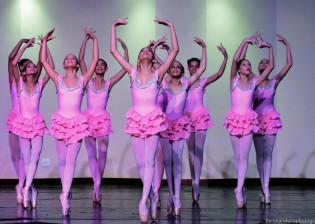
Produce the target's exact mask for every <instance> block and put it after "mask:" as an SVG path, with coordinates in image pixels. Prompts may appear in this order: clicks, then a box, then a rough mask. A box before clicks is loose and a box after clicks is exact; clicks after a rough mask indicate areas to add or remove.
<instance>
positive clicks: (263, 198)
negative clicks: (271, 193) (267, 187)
mask: <svg viewBox="0 0 315 224" xmlns="http://www.w3.org/2000/svg"><path fill="white" fill-rule="evenodd" d="M259 197H260V203H262V204H264V203H265V194H264V191H263V189H260V192H259Z"/></svg>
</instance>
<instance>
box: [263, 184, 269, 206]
mask: <svg viewBox="0 0 315 224" xmlns="http://www.w3.org/2000/svg"><path fill="white" fill-rule="evenodd" d="M262 190H263V192H264V196H265V203H266V204H270V193H269V186H268V185H264V186H263V189H262Z"/></svg>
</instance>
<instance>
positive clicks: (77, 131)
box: [49, 75, 89, 145]
mask: <svg viewBox="0 0 315 224" xmlns="http://www.w3.org/2000/svg"><path fill="white" fill-rule="evenodd" d="M58 82H59V85H58V89H57V94H58V111H57V112H56V113H54V114H53V116H52V120H51V123H50V129H49V134H50V135H52V136H54V137H55V138H57V139H58V140H62V141H63V142H64V143H65V144H66V145H69V144H71V143H75V142H78V141H80V140H81V139H83V138H84V137H86V136H88V135H89V131H88V124H87V121H86V118H85V116H84V115H83V114H82V113H81V103H82V98H83V94H84V92H83V76H81V77H80V78H79V80H78V85H77V86H76V87H73V88H67V87H65V86H64V85H63V77H62V76H61V75H59V78H58Z"/></svg>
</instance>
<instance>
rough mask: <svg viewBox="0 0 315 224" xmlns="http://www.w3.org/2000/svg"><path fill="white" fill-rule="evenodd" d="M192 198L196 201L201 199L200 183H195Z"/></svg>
mask: <svg viewBox="0 0 315 224" xmlns="http://www.w3.org/2000/svg"><path fill="white" fill-rule="evenodd" d="M192 198H193V201H194V202H197V201H199V198H200V190H199V183H198V184H197V183H194V184H193V187H192Z"/></svg>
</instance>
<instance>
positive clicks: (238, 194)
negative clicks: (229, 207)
mask: <svg viewBox="0 0 315 224" xmlns="http://www.w3.org/2000/svg"><path fill="white" fill-rule="evenodd" d="M234 193H235V197H236V204H237V207H238V208H244V198H243V190H242V188H241V190H239V189H238V188H235V190H234Z"/></svg>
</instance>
